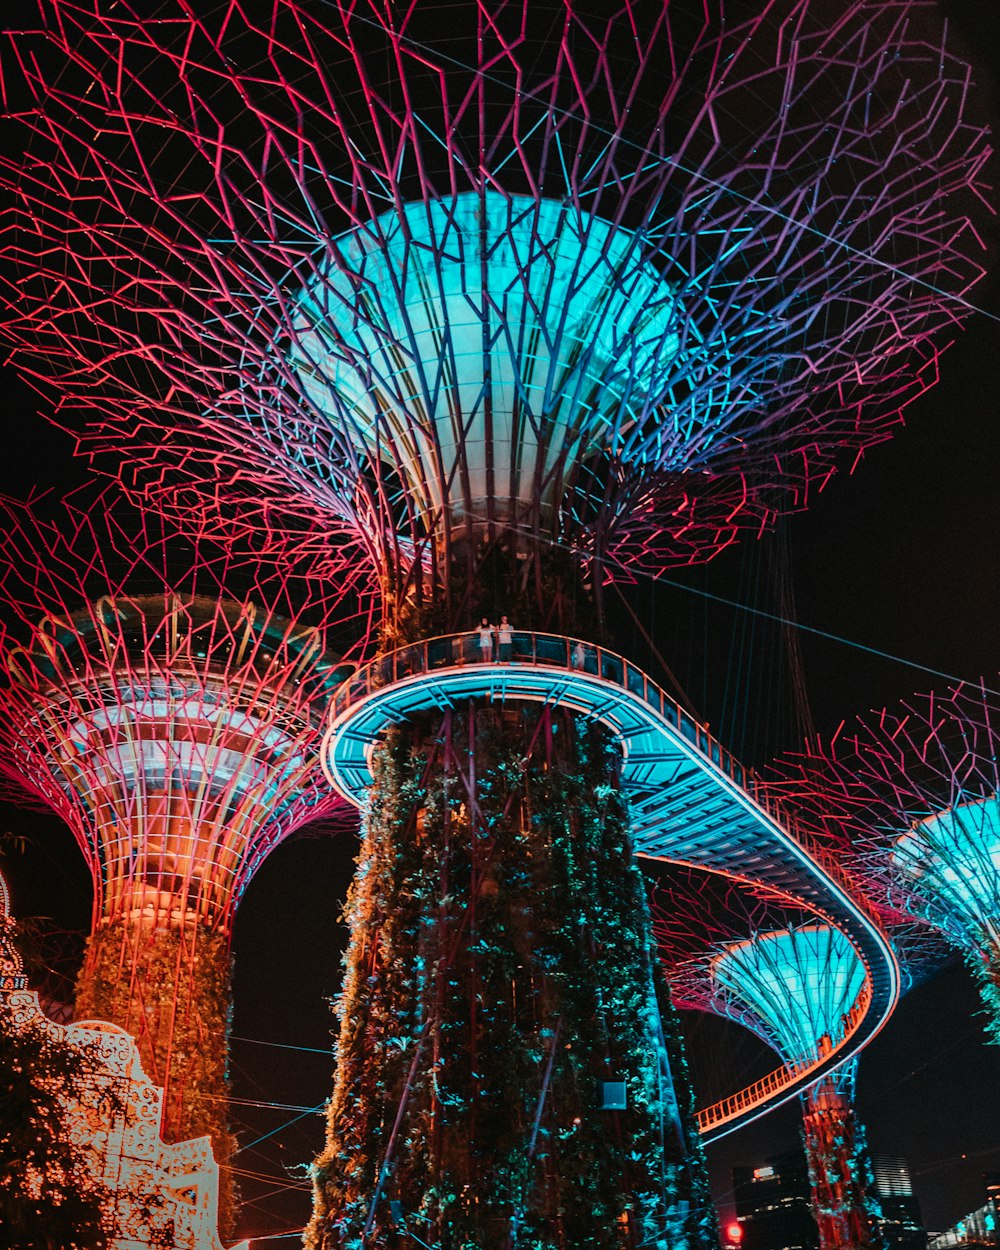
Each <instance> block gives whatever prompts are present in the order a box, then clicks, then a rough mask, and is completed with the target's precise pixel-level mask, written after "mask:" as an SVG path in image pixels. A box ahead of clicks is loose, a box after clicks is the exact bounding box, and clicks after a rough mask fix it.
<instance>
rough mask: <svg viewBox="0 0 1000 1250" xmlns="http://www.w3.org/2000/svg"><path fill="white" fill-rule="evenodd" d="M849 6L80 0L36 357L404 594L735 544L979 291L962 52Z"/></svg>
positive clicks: (21, 100)
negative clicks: (557, 546)
mask: <svg viewBox="0 0 1000 1250" xmlns="http://www.w3.org/2000/svg"><path fill="white" fill-rule="evenodd" d="M820 7H821V6H819V5H818V4H816V3H815V2H814V0H781V2H780V3H779V2H777V0H776V2H772V3H768V4H766V5H764V6H762V7H761V11H760V12H759V13H758V14H757V15H755V16H753V17H751V18H749V19H747V20H745V21H742V22H738V23H733V24H732V25H731V26H729V27H726V26H725V25H724V24H722V23H720V21H719V19H718V17H717V16H716V15H712V16H708V15H707V11H706V14H705V15H703V16H701V17H692V16H691V15H690V14H687V15H685V14H679V13H678V14H676V15H675V13H674V10H673V9H672V8H671V9H670V10H666V9H664V10H661V11H660V12H658V13H657V12H654V13H649V12H644V13H640V12H639V9H638V6H636V5H635V4H634V3H632V2H626V3H625V4H623V5H621V6H619V9H618V11H617V12H616V14H615V15H614V16H613V17H610V18H605V19H601V20H596V21H595V20H591V19H589V18H587V17H586V16H585V15H584V14H583V13H581V12H579V11H577V10H576V9H574V8H573V7H572V6H565V7H563V8H559V9H544V10H543V7H542V6H540V5H539V4H537V3H534V0H533V2H532V3H531V4H530V5H529V4H527V2H526V0H506V2H505V3H501V4H487V3H485V0H480V2H478V3H473V4H466V3H463V4H461V5H458V6H452V7H451V8H449V9H448V11H447V14H444V13H442V11H441V9H440V7H435V8H434V10H433V12H430V11H422V10H421V7H420V6H416V5H411V6H406V7H404V8H402V9H399V10H392V11H389V10H384V9H382V8H376V7H375V6H372V7H371V8H367V7H365V6H356V5H347V4H343V3H339V2H338V3H332V4H329V5H325V6H322V7H317V8H316V9H315V10H314V9H311V8H310V7H309V6H307V5H305V4H302V3H299V0H273V3H272V5H271V6H270V8H269V11H268V13H267V16H266V18H265V19H261V18H259V17H256V16H255V14H254V11H253V10H252V8H251V7H250V6H244V5H243V4H242V3H239V2H237V0H230V2H229V3H225V4H221V5H219V6H217V7H216V8H215V9H214V10H213V11H212V13H211V14H210V15H208V16H196V15H194V13H193V12H192V11H191V10H190V9H189V8H188V6H186V5H178V6H177V7H176V10H173V11H172V10H169V9H168V10H165V11H164V12H163V13H161V14H160V15H159V17H158V20H157V21H156V22H150V21H148V20H147V19H146V18H145V17H144V16H143V15H142V13H141V10H140V9H139V8H138V7H135V6H133V5H131V4H128V3H123V4H119V5H116V6H115V8H114V9H112V10H107V11H102V8H101V6H98V5H95V4H92V3H85V2H83V0H50V3H47V4H46V5H45V6H44V8H43V14H44V21H43V22H42V23H41V25H42V26H43V27H44V29H42V30H40V31H39V32H38V33H36V34H35V35H27V34H23V33H22V34H16V35H14V36H12V37H11V39H10V42H9V44H8V47H7V50H6V55H5V57H4V85H5V92H6V97H5V98H6V110H7V114H8V117H9V118H10V119H12V122H9V124H13V126H14V127H15V130H14V131H13V132H12V133H18V134H19V135H20V136H21V138H22V139H23V145H19V144H14V145H12V146H11V148H10V149H9V150H10V151H19V150H20V147H21V146H23V149H24V152H25V155H23V156H21V155H18V156H14V157H5V158H3V160H2V161H0V179H2V182H3V183H4V184H5V186H6V189H7V191H8V193H10V194H11V195H12V197H13V211H12V212H11V214H10V216H9V225H8V227H7V228H6V230H5V231H4V253H5V255H6V257H7V260H8V262H9V264H8V266H7V268H6V270H5V274H6V278H7V281H6V284H5V287H4V296H5V300H6V304H7V318H6V321H7V324H6V328H5V331H4V333H5V334H6V336H7V340H8V342H9V343H10V344H11V345H12V347H13V348H14V352H15V359H16V361H17V362H18V365H19V367H20V368H21V369H22V371H23V372H25V373H26V374H28V375H30V376H33V377H35V378H37V379H38V380H39V381H42V380H45V382H46V383H47V384H52V385H54V388H55V392H56V394H57V395H58V397H59V403H60V407H61V410H62V411H66V410H68V409H72V408H75V407H80V406H84V407H86V408H88V409H96V411H97V412H99V413H100V414H102V419H103V433H102V435H101V436H100V438H101V439H104V440H110V441H111V442H112V443H114V444H115V445H120V444H121V443H123V442H126V443H128V444H129V445H130V448H131V450H130V452H129V454H130V455H132V456H135V457H137V458H139V459H140V460H147V461H150V462H153V463H155V464H157V465H159V464H161V463H169V464H170V465H171V466H172V467H173V468H177V467H178V466H179V467H181V468H183V469H184V470H186V471H188V472H189V473H190V474H191V476H192V477H193V478H194V479H195V480H198V479H199V478H203V477H204V476H205V475H206V473H209V474H210V475H211V476H212V477H213V478H215V477H221V478H222V479H223V480H224V481H225V482H227V486H226V487H225V488H224V489H226V490H231V491H234V492H236V493H237V494H239V493H242V494H244V495H249V496H251V498H252V499H253V500H255V501H260V500H261V499H264V500H273V499H279V500H280V501H281V506H282V507H283V508H284V509H285V510H286V511H287V512H288V513H289V514H296V515H300V516H307V517H314V518H315V517H319V518H320V519H321V522H322V528H323V532H324V536H326V535H328V534H329V532H330V529H331V526H332V527H334V528H335V529H336V530H338V531H341V532H343V533H344V534H346V535H348V536H351V537H353V538H354V539H355V540H357V541H358V542H360V543H361V544H362V546H364V547H365V548H366V549H367V550H368V551H369V554H370V555H372V557H373V558H374V560H375V562H376V565H377V567H378V569H379V571H380V574H381V575H383V577H385V578H386V580H387V583H388V584H390V585H391V586H392V587H393V589H394V592H395V593H397V594H403V593H406V592H407V590H408V589H412V582H413V581H417V582H420V581H421V580H422V579H423V578H425V577H426V567H427V565H428V563H429V564H430V565H431V566H434V565H435V564H436V562H437V559H438V558H439V557H441V558H449V556H454V553H455V550H456V545H460V544H461V543H462V541H463V540H466V539H470V538H473V537H474V538H476V539H477V540H478V541H480V542H481V541H483V540H487V541H492V540H495V539H496V537H497V535H498V534H503V535H505V541H507V542H512V543H516V542H517V541H518V540H517V539H516V538H514V537H511V535H512V534H513V535H532V536H533V541H535V542H537V541H538V540H539V539H541V540H543V541H546V542H557V543H561V544H565V545H568V546H569V547H571V548H573V549H575V550H577V551H579V552H582V553H583V554H584V555H585V556H587V557H592V558H596V559H598V560H599V561H600V564H601V573H602V576H603V575H608V574H609V573H610V574H612V575H616V574H617V573H619V572H620V571H621V570H620V568H619V566H620V565H622V564H625V565H628V564H631V563H635V564H637V565H639V566H642V567H644V568H652V569H660V568H662V567H664V566H667V565H670V564H676V563H684V562H690V561H693V560H699V559H703V558H705V557H707V556H709V555H711V554H712V553H713V552H715V551H716V550H718V549H719V548H720V547H721V546H724V545H725V544H727V543H729V542H731V541H732V540H733V539H734V537H736V536H737V534H738V533H739V532H740V531H741V530H743V529H747V528H749V529H751V530H756V529H760V527H762V526H763V525H766V523H767V521H768V519H769V518H770V517H771V516H772V515H773V513H774V511H775V510H776V509H782V508H788V507H797V506H802V505H803V504H804V503H805V502H806V500H807V496H808V495H809V493H810V491H811V490H813V489H815V488H817V487H818V486H821V485H822V484H823V482H824V481H825V480H826V479H827V478H828V476H829V474H830V473H831V472H832V471H833V470H834V467H835V465H836V463H837V462H838V461H842V462H846V461H848V460H849V459H850V458H851V457H853V456H856V455H858V454H859V453H860V452H861V451H862V450H863V449H864V447H866V446H867V445H869V444H871V443H873V442H877V441H879V440H881V439H884V438H885V437H887V436H888V434H889V432H890V430H891V428H892V426H893V424H894V423H895V422H896V421H897V420H898V417H899V413H900V411H901V410H902V409H903V407H905V405H906V404H907V403H908V402H909V401H910V400H911V399H912V398H914V396H916V395H917V394H919V393H921V392H922V391H923V390H924V389H925V388H926V387H927V386H929V385H930V384H932V382H933V381H934V379H935V374H936V361H937V351H938V347H937V346H935V344H936V343H940V342H941V340H942V336H944V337H945V338H946V337H947V336H948V335H949V334H950V333H951V332H952V330H953V329H954V327H955V326H956V325H957V323H958V322H960V321H961V320H962V318H963V317H964V315H965V313H966V311H967V309H968V304H967V302H966V296H967V294H968V292H969V290H970V289H971V287H972V286H973V285H974V283H975V282H976V280H977V278H978V277H979V276H980V273H981V267H980V264H979V263H978V261H977V260H976V259H975V256H976V254H977V253H978V252H979V250H980V244H979V240H978V237H977V234H976V230H975V228H974V226H973V225H972V223H971V220H970V217H969V214H970V212H972V211H974V210H975V207H976V205H977V203H978V197H979V196H980V195H981V193H982V188H981V181H980V180H981V173H982V165H983V161H984V160H985V157H986V154H987V151H988V148H987V144H986V140H985V137H984V132H983V130H982V129H981V128H980V127H978V126H977V125H976V124H975V123H974V122H973V121H970V120H968V114H969V112H970V108H969V102H968V94H969V85H970V84H969V76H968V70H967V67H966V66H965V65H963V64H962V63H961V62H959V61H958V60H956V59H955V58H954V57H953V56H952V55H951V54H950V53H949V52H948V51H947V49H946V48H944V47H942V46H941V44H940V38H939V35H938V34H937V33H936V32H935V31H934V29H933V26H934V23H933V17H932V15H931V14H930V12H929V7H928V6H927V5H925V4H923V3H920V2H919V0H914V2H913V3H896V4H891V5H886V4H881V3H879V4H875V3H868V2H867V0H857V2H854V3H851V4H849V5H847V6H846V7H844V8H843V9H842V10H841V11H839V12H838V14H837V16H836V18H835V20H833V21H827V20H826V18H827V16H828V15H826V14H824V13H820V12H818V10H819V9H820ZM640 19H641V20H640ZM543 27H544V30H545V37H544V39H539V38H536V37H533V36H534V32H536V31H539V30H541V29H542V28H543ZM442 30H447V31H448V32H449V33H448V36H447V37H446V38H442V37H441V31H442ZM165 421H170V422H171V423H173V424H175V425H176V427H177V432H176V434H175V437H174V438H173V439H171V440H170V441H169V442H166V443H165V442H164V440H162V439H161V438H160V431H161V429H162V427H163V424H164V422H165ZM215 489H216V488H215V487H213V488H212V492H213V493H214V491H215ZM154 493H155V489H154ZM197 497H198V491H197V490H195V492H194V494H193V495H191V496H189V497H187V503H188V504H190V505H191V506H197ZM160 502H161V503H163V502H164V500H163V499H162V498H161V501H160Z"/></svg>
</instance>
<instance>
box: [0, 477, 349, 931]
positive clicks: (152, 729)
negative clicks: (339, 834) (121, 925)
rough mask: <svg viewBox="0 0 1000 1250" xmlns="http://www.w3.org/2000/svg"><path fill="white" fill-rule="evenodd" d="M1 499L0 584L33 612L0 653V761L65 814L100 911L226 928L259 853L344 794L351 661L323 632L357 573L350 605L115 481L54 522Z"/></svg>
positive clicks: (8, 601) (10, 607) (16, 610)
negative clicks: (211, 538) (120, 494)
mask: <svg viewBox="0 0 1000 1250" xmlns="http://www.w3.org/2000/svg"><path fill="white" fill-rule="evenodd" d="M2 516H3V531H4V532H3V536H2V538H0V601H2V603H3V606H4V608H5V609H6V611H7V613H8V615H10V616H12V617H13V618H15V619H16V620H18V621H20V623H21V625H22V627H23V628H22V629H21V631H20V633H21V635H22V637H21V640H20V641H19V642H15V636H16V634H17V632H18V631H17V626H16V625H14V626H13V627H12V630H11V632H10V634H9V635H8V638H7V643H6V646H5V648H4V653H3V668H4V673H5V677H6V680H5V682H4V689H3V694H2V706H3V710H4V716H3V725H2V727H0V768H2V769H3V771H4V772H5V773H6V775H7V777H8V778H9V779H10V781H11V782H12V783H19V784H20V785H21V786H22V787H27V788H28V789H29V790H31V791H32V792H33V793H34V794H35V795H37V796H38V797H40V798H41V799H42V800H44V802H45V803H46V804H47V805H48V806H50V807H51V808H52V809H54V810H55V811H57V812H58V813H59V814H60V816H62V817H63V819H64V820H65V821H66V822H67V824H68V825H69V826H70V828H71V829H72V831H73V833H74V834H75V836H76V839H77V842H78V843H79V845H80V847H81V849H82V850H83V853H84V855H85V856H86V858H87V862H88V864H89V866H90V868H91V871H92V874H93V876H94V883H95V922H96V920H98V919H100V918H103V919H110V918H114V917H117V916H120V915H122V914H126V913H128V912H131V911H135V912H136V913H137V914H138V913H146V914H147V915H148V918H149V919H150V920H157V921H158V922H163V923H180V922H184V921H185V920H187V919H195V918H196V919H197V921H198V922H199V923H200V924H207V925H208V926H210V927H216V928H220V929H222V930H228V926H229V924H230V922H231V919H232V912H233V909H234V908H235V905H236V902H237V901H238V899H239V897H240V895H241V893H242V891H243V890H244V888H245V887H246V884H247V882H248V881H249V879H250V877H251V875H252V874H253V872H254V870H255V869H256V868H257V867H258V866H259V864H260V863H261V861H262V860H263V859H264V858H265V856H266V855H267V853H268V852H269V851H270V850H271V849H272V848H273V847H274V846H275V845H276V844H277V843H278V842H279V841H280V840H281V839H282V838H283V837H285V836H286V835H287V834H288V833H290V832H291V831H292V830H293V829H295V828H296V827H298V826H299V825H301V824H304V823H305V822H306V821H310V820H313V819H318V818H322V817H324V816H329V815H331V814H332V813H334V812H335V811H336V810H337V808H338V807H339V800H338V799H337V797H336V795H335V793H334V792H333V790H332V788H331V787H330V786H329V785H328V783H327V782H326V780H325V779H324V777H323V774H322V768H321V765H320V762H319V759H318V754H317V750H316V744H317V743H318V740H319V737H320V735H321V732H322V727H323V717H324V713H325V710H326V705H327V702H328V699H329V695H330V692H331V691H332V690H333V689H334V688H335V687H336V686H337V685H338V684H339V682H340V681H341V680H342V678H343V676H344V675H345V674H346V673H347V672H349V671H350V667H351V666H350V665H345V664H342V663H340V662H339V661H338V660H337V659H336V658H335V657H333V656H331V655H330V654H329V653H328V651H327V644H326V641H325V633H324V631H325V629H327V628H329V626H330V625H331V624H332V623H333V622H334V621H336V620H337V618H338V613H342V614H343V616H345V617H346V616H347V615H348V612H349V609H350V608H351V606H352V600H351V598H350V589H351V588H350V587H348V590H347V592H345V596H344V598H345V602H344V603H343V605H338V597H337V594H336V592H334V591H322V590H320V591H319V592H316V591H315V590H312V589H310V588H309V587H308V586H307V585H306V584H305V583H304V582H303V583H300V582H299V580H298V579H296V578H295V577H294V576H292V575H290V573H289V572H288V571H282V570H281V568H280V566H278V565H274V564H269V563H268V562H266V561H261V560H260V559H259V558H256V557H253V556H247V557H245V558H241V557H239V556H237V555H233V554H231V553H229V552H227V551H226V550H225V548H224V547H222V546H221V545H220V544H218V543H214V542H208V541H203V542H200V541H199V540H198V538H197V537H192V536H191V535H190V534H183V535H181V534H171V533H170V531H169V530H165V529H163V528H161V527H160V526H158V525H157V523H156V522H155V520H154V519H153V518H149V517H145V518H144V517H142V516H140V515H138V514H135V513H133V512H132V510H131V509H130V508H129V509H126V508H124V507H122V506H121V505H120V504H119V505H117V507H116V506H115V505H114V504H113V503H112V502H111V501H110V495H109V494H103V495H101V496H98V497H97V498H96V499H95V498H92V497H85V498H78V499H76V500H71V501H70V502H69V504H68V506H67V507H66V509H65V514H64V515H63V516H62V517H60V518H59V519H58V520H56V521H47V520H43V519H40V518H39V517H38V516H36V515H35V514H34V513H33V512H32V510H31V509H30V508H29V507H26V506H22V505H19V504H17V503H14V502H13V501H5V502H3V504H2ZM241 585H242V586H245V587H247V588H248V589H249V592H250V593H249V596H248V597H247V598H246V599H244V600H239V601H237V600H234V599H232V598H230V597H229V596H230V595H231V594H233V593H234V592H235V593H238V587H239V586H241ZM156 587H158V589H155V588H156ZM98 592H100V593H98ZM293 603H298V605H299V606H298V607H297V608H295V607H293Z"/></svg>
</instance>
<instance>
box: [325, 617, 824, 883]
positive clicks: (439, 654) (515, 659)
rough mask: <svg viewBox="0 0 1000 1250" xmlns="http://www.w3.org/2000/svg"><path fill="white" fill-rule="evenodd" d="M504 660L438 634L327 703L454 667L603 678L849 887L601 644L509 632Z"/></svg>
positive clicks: (362, 673) (702, 732)
mask: <svg viewBox="0 0 1000 1250" xmlns="http://www.w3.org/2000/svg"><path fill="white" fill-rule="evenodd" d="M510 650H511V654H510V658H509V660H507V659H498V658H494V657H496V655H497V652H498V648H495V647H494V648H493V651H492V653H491V658H490V660H489V661H484V660H483V658H482V652H481V650H480V647H479V635H478V633H474V632H473V633H465V634H443V635H440V636H439V637H436V638H428V639H426V640H424V641H423V642H416V643H412V644H411V645H409V646H406V647H399V648H398V649H397V650H395V651H390V652H389V653H388V654H386V655H384V656H381V657H379V658H378V659H377V660H371V661H370V662H369V663H368V664H365V665H363V666H362V667H360V668H359V669H357V671H356V672H355V673H354V674H353V676H352V677H350V678H349V679H348V680H347V681H345V682H344V683H343V684H342V685H341V686H340V687H339V688H338V689H337V691H336V693H335V694H334V697H333V701H332V705H331V715H332V718H333V719H334V720H337V719H339V718H340V716H342V715H343V713H344V712H346V711H348V710H349V709H350V708H351V707H352V706H353V705H354V704H356V703H359V702H360V701H361V700H362V699H365V698H367V697H368V696H369V695H370V694H372V693H374V692H375V691H377V690H381V689H382V688H384V687H385V686H391V685H393V684H394V683H396V682H399V681H404V680H406V679H407V678H411V677H420V676H423V675H424V674H427V673H433V672H436V671H438V670H440V669H452V668H456V667H460V666H463V665H466V664H483V663H490V664H504V663H508V662H509V663H510V664H513V665H517V664H536V665H544V666H546V667H549V668H563V669H566V670H568V671H570V672H574V671H575V672H583V673H589V674H590V675H591V676H593V677H600V678H601V679H602V680H603V681H607V682H610V683H611V684H612V685H614V686H618V687H620V688H621V689H622V690H627V691H628V692H629V693H630V694H632V695H635V696H636V697H637V698H639V699H641V700H642V701H643V702H644V703H646V704H648V705H649V707H651V708H652V709H653V711H654V712H656V713H658V714H659V715H660V716H662V717H663V719H664V720H665V721H666V722H667V723H668V724H669V725H670V726H671V727H672V728H673V729H676V730H677V731H678V732H679V733H680V734H681V736H682V737H683V738H685V739H687V741H688V742H690V743H691V744H692V745H693V746H695V747H696V748H697V749H698V750H699V751H700V752H701V754H702V755H704V756H706V757H707V758H708V759H710V760H711V761H712V763H713V764H715V766H716V767H717V768H719V769H720V770H721V771H722V772H724V773H725V774H726V776H728V777H731V778H732V780H733V781H735V782H736V784H737V785H738V786H740V787H741V788H742V789H743V790H745V791H746V792H747V794H749V795H750V797H751V798H752V799H753V800H754V802H755V803H756V804H757V805H758V806H759V807H761V808H763V809H764V811H766V812H767V814H768V815H769V816H770V817H771V818H772V819H773V820H775V821H776V822H777V823H778V824H779V825H781V827H782V828H784V829H786V830H791V832H792V834H793V836H794V837H795V840H796V842H798V844H799V845H800V846H801V847H802V848H803V849H804V850H806V851H808V853H809V854H810V855H811V856H812V857H813V858H814V859H815V860H817V862H819V863H821V864H822V866H823V868H824V869H825V870H826V871H827V872H828V873H829V874H830V875H831V876H833V877H834V878H835V880H837V881H838V882H839V883H841V884H843V885H844V886H845V887H846V886H847V885H848V882H847V880H846V877H845V874H844V873H843V871H842V870H841V868H840V865H839V864H837V863H836V861H835V860H834V859H833V858H832V856H831V855H830V853H829V852H828V851H827V850H826V848H825V847H822V846H820V845H818V844H816V843H815V842H814V841H813V839H811V838H809V837H807V836H806V835H805V834H804V833H803V831H802V830H801V829H800V828H798V827H796V825H795V822H794V820H793V819H792V818H791V817H790V815H789V813H788V812H787V811H786V810H784V809H783V808H782V807H781V806H780V805H779V804H778V803H777V802H775V800H774V798H773V795H772V794H770V793H769V792H768V787H767V786H766V785H765V784H764V782H763V781H762V780H761V778H760V777H759V776H758V775H757V773H756V772H754V770H753V769H752V768H747V767H746V765H744V764H742V763H741V762H740V761H739V760H738V759H737V758H736V757H735V756H734V755H733V754H732V752H731V751H729V750H727V748H726V747H724V746H723V745H722V743H721V742H719V741H718V739H716V738H713V737H712V735H711V734H710V733H709V732H708V727H707V725H703V724H700V723H699V722H698V721H696V720H695V719H694V717H693V716H692V715H691V714H690V713H689V712H687V711H685V710H684V708H682V707H681V705H680V704H679V703H678V702H677V700H676V699H672V698H671V697H670V695H668V694H666V693H665V692H664V691H663V690H661V689H660V687H659V686H657V685H656V683H655V682H653V681H650V679H649V678H648V677H647V676H646V674H645V673H644V672H643V671H642V670H641V669H640V668H637V667H636V666H635V665H634V664H631V663H630V662H629V661H628V660H626V659H625V658H624V657H623V656H620V655H618V654H617V653H616V652H614V651H609V650H608V649H607V648H606V647H599V646H597V645H595V644H594V643H592V642H585V641H583V640H582V639H579V638H566V637H564V636H563V635H561V634H537V633H525V632H521V631H515V632H514V634H513V641H512V644H511V648H510Z"/></svg>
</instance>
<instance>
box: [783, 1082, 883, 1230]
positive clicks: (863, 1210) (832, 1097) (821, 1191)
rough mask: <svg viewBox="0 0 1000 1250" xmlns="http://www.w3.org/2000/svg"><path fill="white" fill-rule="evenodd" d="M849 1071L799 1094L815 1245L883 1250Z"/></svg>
mask: <svg viewBox="0 0 1000 1250" xmlns="http://www.w3.org/2000/svg"><path fill="white" fill-rule="evenodd" d="M854 1071H855V1065H854V1064H849V1065H848V1067H847V1069H846V1070H842V1071H840V1072H837V1073H836V1074H834V1075H833V1076H828V1077H824V1078H823V1080H821V1081H819V1082H817V1084H815V1085H814V1086H813V1087H812V1088H811V1089H810V1090H809V1092H808V1093H807V1094H805V1095H804V1096H803V1100H802V1102H803V1117H802V1119H803V1129H802V1134H803V1142H804V1145H805V1151H806V1159H807V1161H808V1163H809V1180H810V1186H811V1189H812V1205H813V1215H814V1216H815V1217H816V1223H817V1225H818V1227H819V1245H820V1250H884V1246H885V1242H884V1240H883V1237H882V1234H881V1231H880V1226H879V1217H880V1215H881V1209H880V1207H879V1203H878V1199H877V1198H876V1197H875V1196H874V1194H875V1181H874V1177H873V1175H872V1168H871V1160H870V1158H869V1155H868V1146H867V1143H866V1141H865V1131H864V1128H863V1126H862V1125H861V1124H860V1123H859V1121H858V1119H857V1116H856V1115H855V1112H854V1098H853V1092H854Z"/></svg>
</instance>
